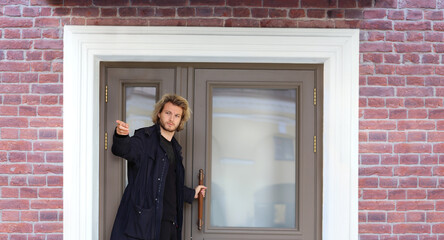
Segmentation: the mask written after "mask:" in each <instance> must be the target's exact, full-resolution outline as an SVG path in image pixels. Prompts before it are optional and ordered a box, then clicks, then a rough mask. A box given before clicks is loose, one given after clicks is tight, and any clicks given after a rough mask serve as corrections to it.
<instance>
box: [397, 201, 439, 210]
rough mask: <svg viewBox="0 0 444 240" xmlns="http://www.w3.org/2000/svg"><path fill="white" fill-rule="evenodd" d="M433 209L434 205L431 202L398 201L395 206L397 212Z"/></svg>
mask: <svg viewBox="0 0 444 240" xmlns="http://www.w3.org/2000/svg"><path fill="white" fill-rule="evenodd" d="M434 208H435V206H434V203H433V202H431V201H424V200H422V201H416V200H408V201H398V202H397V204H396V210H397V211H415V210H416V211H417V210H433V209H434Z"/></svg>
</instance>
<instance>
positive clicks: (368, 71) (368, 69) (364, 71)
mask: <svg viewBox="0 0 444 240" xmlns="http://www.w3.org/2000/svg"><path fill="white" fill-rule="evenodd" d="M374 71H375V67H374V66H373V65H361V66H359V74H360V75H373V73H374Z"/></svg>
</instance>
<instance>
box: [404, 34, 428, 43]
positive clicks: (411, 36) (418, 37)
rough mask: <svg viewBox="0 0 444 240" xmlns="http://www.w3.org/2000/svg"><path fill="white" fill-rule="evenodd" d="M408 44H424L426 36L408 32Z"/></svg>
mask: <svg viewBox="0 0 444 240" xmlns="http://www.w3.org/2000/svg"><path fill="white" fill-rule="evenodd" d="M407 41H408V42H422V41H424V34H423V33H421V32H407Z"/></svg>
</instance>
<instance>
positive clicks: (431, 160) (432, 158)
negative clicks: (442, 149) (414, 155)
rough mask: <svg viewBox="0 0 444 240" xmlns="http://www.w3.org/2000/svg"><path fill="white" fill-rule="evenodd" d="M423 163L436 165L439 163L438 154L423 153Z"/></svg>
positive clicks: (421, 161)
mask: <svg viewBox="0 0 444 240" xmlns="http://www.w3.org/2000/svg"><path fill="white" fill-rule="evenodd" d="M420 159H421V160H420V164H421V165H436V164H438V156H436V155H421V156H420Z"/></svg>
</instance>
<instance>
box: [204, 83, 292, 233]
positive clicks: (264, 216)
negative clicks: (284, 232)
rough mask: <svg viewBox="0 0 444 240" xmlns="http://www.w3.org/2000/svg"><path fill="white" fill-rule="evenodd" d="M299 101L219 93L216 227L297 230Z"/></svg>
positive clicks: (281, 92) (264, 93) (270, 94)
mask: <svg viewBox="0 0 444 240" xmlns="http://www.w3.org/2000/svg"><path fill="white" fill-rule="evenodd" d="M296 99H297V97H296V89H247V88H213V97H212V107H213V112H212V124H213V125H212V156H211V157H212V161H211V162H212V167H211V173H212V175H211V176H212V178H211V188H210V189H211V219H210V222H211V226H214V227H257V228H295V213H296V210H297V209H296V208H295V207H296V205H297V204H296V199H297V198H296V186H297V184H296V182H295V181H296V161H297V159H296V156H297V153H296V149H295V146H296V136H295V135H296V126H297V124H296V111H297V109H296Z"/></svg>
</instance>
